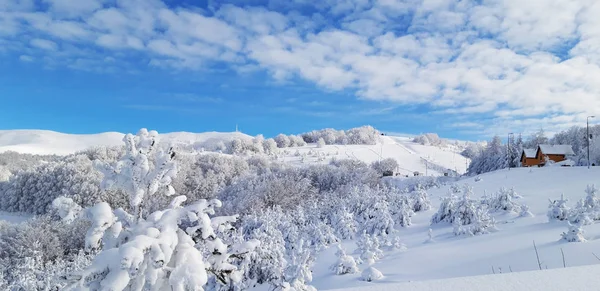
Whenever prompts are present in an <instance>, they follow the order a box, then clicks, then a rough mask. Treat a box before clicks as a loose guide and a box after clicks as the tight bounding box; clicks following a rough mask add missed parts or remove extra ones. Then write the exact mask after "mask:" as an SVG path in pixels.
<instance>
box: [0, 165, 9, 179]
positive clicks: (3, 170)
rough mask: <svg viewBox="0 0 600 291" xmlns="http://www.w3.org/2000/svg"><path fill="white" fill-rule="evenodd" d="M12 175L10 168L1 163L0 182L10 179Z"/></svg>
mask: <svg viewBox="0 0 600 291" xmlns="http://www.w3.org/2000/svg"><path fill="white" fill-rule="evenodd" d="M10 176H12V173H11V172H10V171H9V170H8V168H7V167H5V166H3V165H0V182H6V181H8V180H9V179H10Z"/></svg>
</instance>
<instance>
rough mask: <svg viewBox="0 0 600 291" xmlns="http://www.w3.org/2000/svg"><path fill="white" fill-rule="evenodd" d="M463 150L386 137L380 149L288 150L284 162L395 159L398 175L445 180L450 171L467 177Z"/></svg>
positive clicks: (304, 148) (376, 146)
mask: <svg viewBox="0 0 600 291" xmlns="http://www.w3.org/2000/svg"><path fill="white" fill-rule="evenodd" d="M461 150H462V149H461V148H459V147H456V146H454V145H452V144H448V145H444V146H428V145H421V144H418V143H415V142H413V141H412V138H410V137H399V136H382V137H381V141H380V142H379V143H378V144H376V145H326V146H323V147H321V148H319V147H317V146H316V145H314V144H311V145H307V146H304V147H295V148H287V149H285V150H284V153H285V156H284V158H283V160H284V161H287V162H291V163H296V164H299V163H300V164H301V163H328V162H329V161H330V160H331V159H333V158H336V159H357V160H361V161H364V162H367V163H370V162H374V161H377V160H379V159H382V158H383V159H386V158H393V159H395V160H396V161H397V162H398V164H399V168H398V173H399V174H401V175H410V176H412V175H413V172H415V171H418V172H420V173H422V174H423V175H425V174H427V175H429V176H441V175H443V174H444V172H445V171H444V170H446V169H449V170H453V171H456V172H458V173H460V174H462V173H465V172H466V169H467V166H468V164H469V162H470V160H469V159H467V158H465V157H463V156H461V155H460V152H461Z"/></svg>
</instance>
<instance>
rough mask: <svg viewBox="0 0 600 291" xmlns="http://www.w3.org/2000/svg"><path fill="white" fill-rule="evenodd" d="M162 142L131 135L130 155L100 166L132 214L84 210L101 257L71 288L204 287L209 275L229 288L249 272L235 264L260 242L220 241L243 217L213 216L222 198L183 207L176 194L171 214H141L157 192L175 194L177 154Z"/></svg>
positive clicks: (74, 277) (102, 206) (91, 245)
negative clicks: (126, 198)
mask: <svg viewBox="0 0 600 291" xmlns="http://www.w3.org/2000/svg"><path fill="white" fill-rule="evenodd" d="M157 138H158V133H156V132H155V131H152V132H148V131H147V130H144V129H142V130H140V132H139V133H138V135H137V136H136V137H134V136H132V135H130V134H129V135H126V136H125V138H124V142H125V144H126V155H125V157H124V158H123V159H121V160H120V161H119V162H117V163H116V164H114V165H110V164H106V163H103V164H99V165H98V166H99V168H100V169H102V170H103V172H104V174H105V180H104V181H103V183H104V184H105V185H106V186H109V187H110V186H117V187H120V188H121V189H124V190H125V191H127V193H128V194H129V198H130V206H131V208H132V209H133V211H134V214H129V213H128V212H126V211H125V210H124V209H121V208H119V209H116V210H113V209H112V208H111V207H110V206H109V205H108V204H107V203H105V202H103V203H99V204H97V205H96V206H94V207H91V208H88V209H87V210H86V211H85V213H86V216H87V217H88V219H89V220H90V221H91V222H92V226H91V227H90V229H89V231H88V233H87V235H86V249H88V250H100V252H99V253H98V255H97V256H96V257H95V258H94V260H93V262H92V264H91V265H90V266H89V267H87V268H86V269H85V270H83V271H81V272H77V273H74V274H71V275H69V276H68V277H67V278H68V281H69V283H70V284H69V289H71V290H97V289H99V288H102V289H106V290H125V289H127V290H141V289H145V290H163V289H165V288H167V289H171V290H199V289H200V290H201V289H202V287H203V286H204V285H205V284H206V283H207V282H208V280H209V278H214V280H215V281H217V282H219V283H220V284H222V285H225V286H227V285H231V284H232V282H233V283H235V282H237V281H239V280H240V279H241V277H242V274H244V271H243V270H239V269H238V268H237V267H236V266H235V265H234V264H232V260H233V259H234V258H240V257H243V256H245V255H248V254H249V253H251V252H252V251H253V250H254V249H255V248H256V247H257V246H258V244H259V242H258V241H255V240H252V241H247V242H244V241H242V242H240V243H238V244H236V245H227V244H226V243H224V241H223V239H221V238H219V236H218V234H222V233H223V230H224V229H231V228H232V226H231V225H232V223H233V222H235V220H236V219H237V217H236V216H228V217H213V218H210V217H209V215H211V214H214V212H215V210H214V209H215V208H217V207H221V202H220V201H219V200H211V201H208V200H204V199H203V200H200V201H197V202H195V203H191V204H190V205H187V206H182V204H183V203H184V202H185V201H186V197H185V196H177V197H175V198H174V199H173V200H172V202H171V204H170V206H169V208H168V209H165V210H159V211H156V212H154V213H152V214H150V215H148V216H144V215H143V212H142V206H143V202H144V200H145V199H146V198H147V197H149V196H150V195H152V194H155V193H156V192H158V189H159V187H164V188H167V189H169V190H170V191H167V192H166V194H173V191H172V189H173V188H172V187H171V185H170V184H171V179H172V177H174V174H175V173H174V172H175V169H176V165H175V163H174V161H173V157H174V156H175V155H174V152H172V150H169V151H168V152H164V151H162V150H160V149H157V148H156V147H155V146H157Z"/></svg>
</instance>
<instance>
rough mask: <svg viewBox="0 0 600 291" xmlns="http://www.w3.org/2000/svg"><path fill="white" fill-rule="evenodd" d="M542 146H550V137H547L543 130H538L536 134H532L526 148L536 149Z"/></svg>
mask: <svg viewBox="0 0 600 291" xmlns="http://www.w3.org/2000/svg"><path fill="white" fill-rule="evenodd" d="M541 144H548V137H546V133H545V132H544V129H543V128H540V130H538V131H537V132H536V133H534V134H532V135H531V136H530V137H529V138H528V139H527V141H526V142H525V144H524V146H525V147H526V148H531V149H535V148H537V147H538V146H539V145H541Z"/></svg>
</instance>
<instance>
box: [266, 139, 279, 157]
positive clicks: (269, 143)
mask: <svg viewBox="0 0 600 291" xmlns="http://www.w3.org/2000/svg"><path fill="white" fill-rule="evenodd" d="M263 148H264V151H265V154H267V155H274V154H275V153H277V143H276V142H275V140H274V139H272V138H268V139H265V140H264V141H263Z"/></svg>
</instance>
